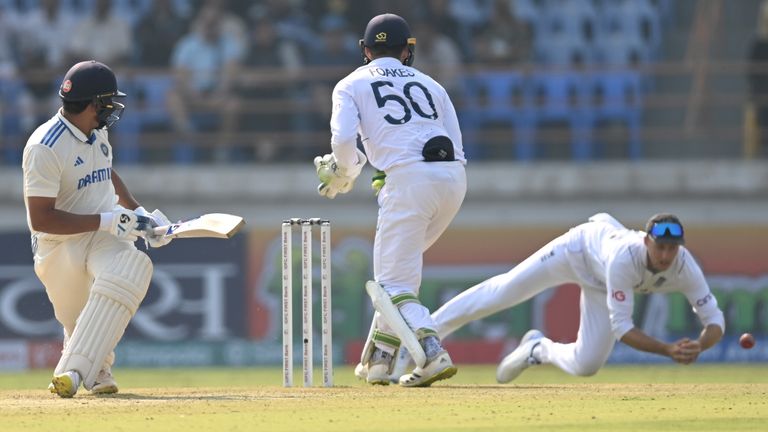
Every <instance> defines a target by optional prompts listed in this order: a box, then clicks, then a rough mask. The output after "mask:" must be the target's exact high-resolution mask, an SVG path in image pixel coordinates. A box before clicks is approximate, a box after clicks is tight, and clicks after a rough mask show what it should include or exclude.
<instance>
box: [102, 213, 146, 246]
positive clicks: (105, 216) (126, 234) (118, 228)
mask: <svg viewBox="0 0 768 432" xmlns="http://www.w3.org/2000/svg"><path fill="white" fill-rule="evenodd" d="M147 226H149V218H148V217H146V216H139V215H137V214H136V213H135V212H134V211H133V210H128V209H125V208H123V207H121V206H117V207H115V209H114V210H112V211H110V212H104V213H101V222H100V223H99V231H106V232H108V233H110V234H112V235H113V236H115V237H117V238H118V239H120V240H123V241H129V242H134V241H136V239H138V238H139V237H144V235H145V234H146V229H147Z"/></svg>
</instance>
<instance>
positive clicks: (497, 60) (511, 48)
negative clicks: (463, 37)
mask: <svg viewBox="0 0 768 432" xmlns="http://www.w3.org/2000/svg"><path fill="white" fill-rule="evenodd" d="M472 42H473V46H474V48H473V52H474V56H475V61H476V62H477V63H482V64H490V65H510V64H515V63H521V62H527V61H529V60H530V56H531V46H532V43H533V38H532V31H531V28H530V25H529V24H528V23H527V22H525V21H522V20H520V19H518V18H517V16H515V13H514V11H513V6H512V3H510V2H509V1H508V0H494V2H493V12H492V13H491V14H490V19H489V21H488V23H487V24H486V25H485V26H483V27H482V28H481V29H480V30H479V31H478V32H477V34H476V35H475V37H473V38H472Z"/></svg>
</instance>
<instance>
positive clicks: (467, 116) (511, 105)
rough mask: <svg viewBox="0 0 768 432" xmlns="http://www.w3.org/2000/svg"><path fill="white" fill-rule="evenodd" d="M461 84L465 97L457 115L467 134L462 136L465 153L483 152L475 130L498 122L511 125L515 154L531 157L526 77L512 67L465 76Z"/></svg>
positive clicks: (526, 157) (519, 156) (529, 94)
mask: <svg viewBox="0 0 768 432" xmlns="http://www.w3.org/2000/svg"><path fill="white" fill-rule="evenodd" d="M463 85H464V91H463V93H464V97H465V99H464V105H463V110H462V111H461V113H460V118H461V120H462V123H463V126H464V130H465V131H466V132H467V134H468V138H469V139H466V140H465V142H466V144H465V146H466V150H467V154H468V155H469V156H483V153H484V146H483V143H482V142H481V141H478V138H477V137H476V136H475V135H476V132H477V131H478V130H479V129H481V128H482V127H483V126H487V125H493V124H501V125H507V126H509V127H512V128H513V129H514V137H512V138H513V141H514V144H515V147H516V152H515V153H516V156H517V158H518V159H523V160H526V159H531V158H532V157H533V140H532V129H531V128H532V123H531V106H532V98H531V96H532V94H531V92H530V86H529V85H528V82H527V77H526V76H525V75H524V74H523V73H521V72H514V71H504V72H481V73H476V74H471V75H468V76H466V77H465V79H464V82H463Z"/></svg>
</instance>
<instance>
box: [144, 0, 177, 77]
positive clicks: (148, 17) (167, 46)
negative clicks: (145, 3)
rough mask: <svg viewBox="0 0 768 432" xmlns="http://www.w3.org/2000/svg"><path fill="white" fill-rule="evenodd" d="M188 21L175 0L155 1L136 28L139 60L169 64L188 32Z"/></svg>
mask: <svg viewBox="0 0 768 432" xmlns="http://www.w3.org/2000/svg"><path fill="white" fill-rule="evenodd" d="M187 26H188V23H187V20H186V19H185V18H184V17H183V16H181V14H180V13H179V11H177V10H176V8H175V7H174V2H173V0H155V1H153V2H152V7H151V9H150V10H149V11H148V12H147V13H146V14H145V15H144V16H143V17H142V18H141V19H140V20H139V22H138V23H137V24H136V29H135V31H134V40H135V41H136V57H135V58H136V62H137V63H138V64H139V65H140V66H143V67H148V68H161V67H167V66H168V65H169V63H170V61H171V54H172V53H173V47H174V46H176V43H177V42H178V41H179V39H181V37H182V36H183V35H184V33H185V32H186V29H187Z"/></svg>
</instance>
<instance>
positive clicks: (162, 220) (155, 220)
mask: <svg viewBox="0 0 768 432" xmlns="http://www.w3.org/2000/svg"><path fill="white" fill-rule="evenodd" d="M134 211H135V212H136V214H137V215H141V216H146V217H147V218H149V226H147V231H146V236H144V244H146V246H147V248H150V247H153V248H159V247H163V246H165V245H167V244H168V243H170V242H171V240H173V239H172V238H169V237H165V236H164V235H162V234H155V231H154V228H157V227H159V226H167V225H170V224H171V221H170V220H169V219H168V218H167V217H166V216H165V215H164V214H163V212H161V211H160V210H159V209H155V210H154V211H153V212H152V213H147V210H146V209H144V207H139V208H137V209H136V210H134Z"/></svg>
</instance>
